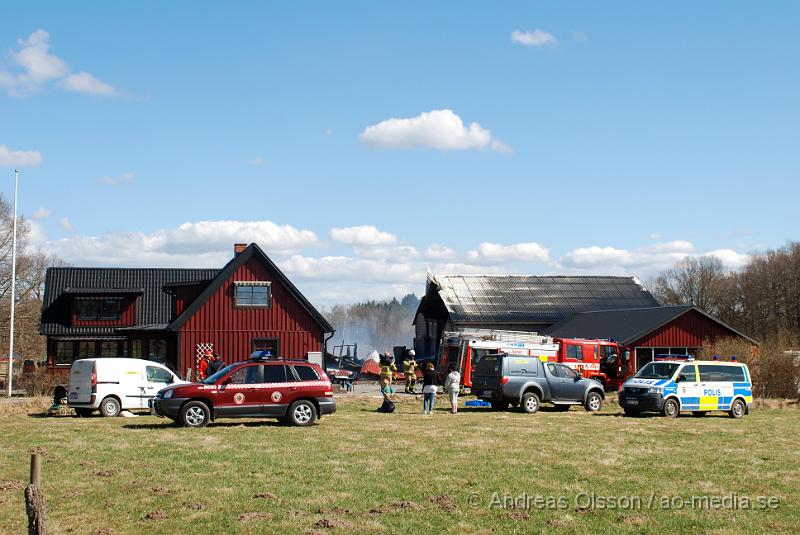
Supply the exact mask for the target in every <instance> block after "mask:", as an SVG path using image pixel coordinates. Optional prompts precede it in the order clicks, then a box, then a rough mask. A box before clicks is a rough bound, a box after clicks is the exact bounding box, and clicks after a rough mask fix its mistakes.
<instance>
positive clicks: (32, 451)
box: [28, 446, 47, 459]
mask: <svg viewBox="0 0 800 535" xmlns="http://www.w3.org/2000/svg"><path fill="white" fill-rule="evenodd" d="M28 452H29V453H30V454H31V455H34V454H38V455H41V456H42V457H44V458H45V459H47V448H45V447H44V446H35V447H33V448H31V449H30V450H28Z"/></svg>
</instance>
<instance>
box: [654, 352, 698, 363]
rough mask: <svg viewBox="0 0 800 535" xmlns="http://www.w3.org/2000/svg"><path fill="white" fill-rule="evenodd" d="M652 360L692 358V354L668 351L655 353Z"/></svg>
mask: <svg viewBox="0 0 800 535" xmlns="http://www.w3.org/2000/svg"><path fill="white" fill-rule="evenodd" d="M653 360H654V361H655V360H694V357H693V356H692V355H671V354H669V353H667V354H663V355H656V356H655V357H654V358H653Z"/></svg>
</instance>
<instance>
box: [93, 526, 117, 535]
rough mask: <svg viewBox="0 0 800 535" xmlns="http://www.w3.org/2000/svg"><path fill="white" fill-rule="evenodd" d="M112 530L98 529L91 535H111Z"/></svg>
mask: <svg viewBox="0 0 800 535" xmlns="http://www.w3.org/2000/svg"><path fill="white" fill-rule="evenodd" d="M112 533H114V530H113V529H112V528H100V529H96V530H94V531H93V532H92V535H112Z"/></svg>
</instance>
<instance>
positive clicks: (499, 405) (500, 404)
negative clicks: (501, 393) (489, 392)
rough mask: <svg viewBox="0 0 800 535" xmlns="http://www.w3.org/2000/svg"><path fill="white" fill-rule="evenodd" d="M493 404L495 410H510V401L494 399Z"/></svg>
mask: <svg viewBox="0 0 800 535" xmlns="http://www.w3.org/2000/svg"><path fill="white" fill-rule="evenodd" d="M491 405H492V410H493V411H505V410H508V401H492V402H491Z"/></svg>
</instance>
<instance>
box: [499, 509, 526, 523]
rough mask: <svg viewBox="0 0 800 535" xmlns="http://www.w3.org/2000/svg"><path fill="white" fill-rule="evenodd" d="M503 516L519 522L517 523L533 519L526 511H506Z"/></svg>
mask: <svg viewBox="0 0 800 535" xmlns="http://www.w3.org/2000/svg"><path fill="white" fill-rule="evenodd" d="M503 516H504V517H506V518H509V519H511V520H517V521H520V520H530V518H531V515H529V514H528V513H526V512H525V511H516V510H511V511H506V512H505V513H504V514H503Z"/></svg>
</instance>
